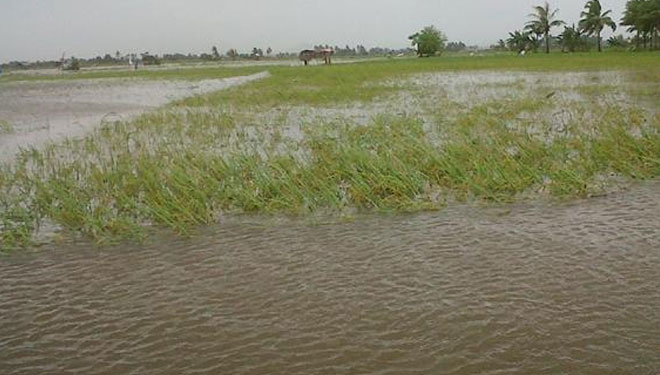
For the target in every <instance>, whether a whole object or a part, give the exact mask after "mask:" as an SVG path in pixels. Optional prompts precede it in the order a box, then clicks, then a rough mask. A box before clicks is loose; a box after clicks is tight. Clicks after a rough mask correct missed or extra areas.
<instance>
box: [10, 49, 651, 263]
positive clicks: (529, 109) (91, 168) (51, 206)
mask: <svg viewBox="0 0 660 375" xmlns="http://www.w3.org/2000/svg"><path fill="white" fill-rule="evenodd" d="M609 56H611V57H613V58H614V59H615V60H616V59H622V61H623V60H625V59H628V60H629V61H627V62H626V64H627V65H634V64H637V65H636V66H637V67H638V68H640V69H651V68H649V67H648V66H647V65H646V64H647V63H648V59H647V58H646V57H645V55H640V56H633V57H630V56H629V55H625V56H626V57H621V56H618V55H614V54H611V55H609ZM622 56H623V55H622ZM638 57H639V59H640V60H637V58H638ZM575 58H576V59H577V63H576V62H574V64H576V65H578V66H582V65H581V64H585V65H586V63H585V62H584V61H590V62H591V63H593V62H594V61H597V62H599V63H603V64H604V62H605V61H609V60H607V59H605V58H602V57H594V56H592V55H588V56H576V57H575ZM455 59H456V60H457V61H466V62H468V64H473V65H472V66H474V67H475V69H476V66H480V67H483V66H489V64H495V63H494V61H499V64H500V65H501V63H502V62H503V61H508V62H511V65H507V66H505V68H506V69H514V68H516V66H515V64H523V63H522V62H520V63H519V61H527V62H529V61H531V62H532V66H527V65H525V69H539V70H540V69H547V68H548V67H549V66H553V67H555V68H557V69H563V67H564V64H565V63H566V61H568V60H565V59H566V58H565V57H563V56H559V57H556V58H554V59H552V58H545V57H538V58H537V57H535V58H533V59H522V58H509V57H507V58H503V59H501V60H497V59H494V58H490V57H488V58H484V59H485V61H487V62H483V61H481V60H479V59H472V60H470V59H469V58H455ZM582 60H584V61H582ZM633 60H634V61H635V62H634V63H631V61H633ZM471 61H478V62H476V63H473V62H471ZM454 63H456V64H458V63H457V62H446V61H444V60H442V59H437V60H432V59H428V60H419V61H418V60H410V61H384V62H373V63H368V64H366V63H365V64H352V65H342V66H339V65H337V66H331V67H312V68H310V69H291V68H274V69H272V70H271V73H272V77H271V78H268V79H266V80H263V81H259V82H254V83H252V84H250V85H247V86H245V87H240V88H234V89H230V90H227V91H222V92H218V93H213V94H210V95H205V96H199V97H195V98H190V99H186V100H182V101H179V102H177V103H174V104H173V105H171V106H168V107H167V108H164V109H162V110H159V111H155V112H153V113H149V114H146V115H143V116H140V117H138V118H136V119H135V120H133V121H130V122H117V123H110V124H105V125H104V126H102V127H101V128H100V129H98V130H97V131H95V132H94V133H93V134H91V135H90V136H88V137H86V138H83V139H80V140H70V141H67V142H65V143H62V144H58V145H51V146H49V147H47V148H45V149H43V150H35V149H30V150H24V151H23V152H22V153H21V154H20V155H19V157H18V158H17V160H16V162H15V163H12V164H11V165H4V166H3V167H2V168H1V169H0V192H1V193H2V197H1V198H0V218H1V223H2V236H1V239H0V241H2V242H1V243H0V248H2V249H5V250H10V249H13V248H17V247H23V246H26V245H27V244H29V243H30V241H31V239H32V235H33V233H34V232H35V231H36V230H38V228H39V227H40V226H41V225H42V224H43V223H44V221H45V220H48V221H51V222H54V223H55V224H57V225H59V226H61V227H62V228H64V229H66V230H69V231H73V232H81V233H84V234H85V235H87V236H88V237H90V238H93V239H95V240H96V241H99V242H105V241H113V240H116V239H120V238H132V239H135V240H139V239H141V238H143V237H144V236H145V234H146V230H147V228H148V227H149V226H151V225H158V226H165V227H169V228H172V229H173V230H175V231H177V232H179V233H183V234H187V233H190V232H191V230H194V228H195V227H196V226H199V225H204V224H209V223H213V222H215V221H216V220H217V218H218V217H219V215H221V214H225V213H285V214H292V215H305V214H309V213H318V212H330V213H342V212H346V211H347V210H348V211H349V212H350V211H352V210H356V209H357V210H377V211H417V210H429V209H439V208H441V207H443V206H444V205H446V204H447V202H448V201H450V200H455V199H458V200H465V199H473V198H476V199H481V200H486V201H493V202H507V201H511V200H514V199H517V198H519V197H521V196H529V195H530V194H531V196H538V195H539V194H542V195H546V194H549V195H551V196H555V197H559V198H571V197H586V196H589V195H593V194H600V193H603V192H607V189H608V187H607V185H606V184H603V180H607V178H610V177H612V178H626V179H646V178H653V177H657V176H659V175H660V116H659V115H658V114H657V111H655V112H654V111H650V112H649V111H648V110H645V109H643V108H636V107H627V106H624V105H619V104H617V103H600V102H598V101H589V102H586V103H568V104H567V103H559V104H558V103H553V102H552V101H551V100H550V99H548V97H546V94H545V91H542V92H540V93H538V94H528V93H525V95H521V96H512V97H509V98H499V99H493V100H490V101H484V102H480V103H474V104H473V105H470V106H463V105H460V104H457V103H452V102H451V100H447V101H444V102H442V103H435V105H433V104H434V102H431V103H426V106H427V107H430V108H431V109H430V111H431V113H430V114H429V116H418V115H407V114H396V113H397V112H398V111H396V110H397V108H394V110H393V111H392V112H389V114H388V113H381V114H375V115H373V116H371V120H370V121H368V122H367V123H366V124H357V123H355V122H354V121H351V120H350V119H346V118H329V119H326V120H323V119H319V118H318V117H312V118H308V119H307V120H306V121H304V123H303V124H302V125H301V127H300V128H299V129H297V131H298V132H299V133H300V134H295V136H294V135H291V134H288V133H287V131H290V130H287V127H291V126H292V125H291V124H288V123H287V120H286V118H287V116H286V115H285V114H282V113H284V112H286V108H291V107H295V106H304V107H305V108H311V112H312V113H314V112H315V110H314V108H320V106H326V107H328V106H337V105H341V104H343V103H352V104H355V103H356V102H358V103H364V104H365V105H366V103H373V102H374V101H376V102H378V101H384V100H386V99H385V98H388V97H391V96H392V95H393V92H397V91H401V90H406V89H410V88H409V87H408V86H407V85H406V83H405V82H404V81H400V82H399V83H397V80H396V79H397V78H403V77H405V76H406V75H407V74H410V73H416V72H428V71H434V70H443V69H449V67H451V66H453V65H452V64H454ZM514 63H515V64H514ZM608 64H609V63H608ZM613 64H614V65H615V66H616V64H617V61H614V62H613ZM618 64H623V62H618ZM500 65H498V68H503V67H502V66H500ZM470 67H471V66H470V65H468V66H467V68H466V69H469V68H470ZM597 67H598V66H595V68H597ZM653 69H655V70H657V69H659V68H658V67H654V68H653ZM634 72H636V71H634ZM635 74H636V73H635ZM639 74H640V75H641V76H644V77H646V78H648V77H649V74H650V73H648V72H647V73H639ZM658 77H659V78H658V81H660V76H658ZM658 81H656V83H657V82H658ZM393 82H394V84H393ZM512 89H516V87H513V88H512ZM639 95H642V96H643V95H645V94H643V93H642V94H639ZM431 97H432V96H431ZM558 105H560V106H562V110H563V111H568V112H570V116H567V120H566V123H562V124H561V125H562V126H561V129H555V127H556V125H557V124H555V123H553V121H552V118H550V117H548V115H547V113H548V111H553V110H554V109H555V107H556V106H558ZM425 108H426V107H425ZM656 109H657V108H656ZM273 110H274V111H275V112H278V111H280V112H282V113H281V114H280V115H277V116H275V117H273V116H271V117H269V116H270V115H268V114H269V113H270V112H271V111H273ZM444 112H447V113H444ZM450 112H451V115H449V114H448V113H450ZM428 118H432V119H434V120H429V119H428ZM294 133H295V131H294Z"/></svg>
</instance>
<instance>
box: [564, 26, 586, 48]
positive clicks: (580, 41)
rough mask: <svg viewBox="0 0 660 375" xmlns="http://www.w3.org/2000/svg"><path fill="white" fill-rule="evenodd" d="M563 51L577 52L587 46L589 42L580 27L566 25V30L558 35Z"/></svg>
mask: <svg viewBox="0 0 660 375" xmlns="http://www.w3.org/2000/svg"><path fill="white" fill-rule="evenodd" d="M557 39H558V41H559V45H561V49H562V51H565V52H575V51H579V50H582V49H584V48H586V45H587V42H586V40H585V38H584V36H583V35H582V33H581V32H580V29H579V28H576V27H575V25H573V26H570V27H569V26H564V32H562V33H561V34H559V36H558V37H557Z"/></svg>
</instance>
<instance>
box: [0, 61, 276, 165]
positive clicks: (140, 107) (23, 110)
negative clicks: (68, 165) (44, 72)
mask: <svg viewBox="0 0 660 375" xmlns="http://www.w3.org/2000/svg"><path fill="white" fill-rule="evenodd" d="M268 75H269V73H268V72H261V73H257V74H253V75H250V76H243V77H231V78H225V79H210V80H203V81H199V82H187V81H142V80H126V79H97V80H84V81H83V80H81V81H55V82H15V83H7V84H3V85H2V86H1V87H0V121H3V122H4V123H5V124H9V125H8V126H7V125H5V128H0V161H6V160H8V159H10V158H11V157H12V156H13V155H15V154H16V153H17V152H18V150H19V149H20V148H24V147H30V146H34V147H39V146H42V145H44V144H45V143H47V142H49V141H57V140H61V139H63V138H66V137H80V136H82V135H84V134H86V133H87V132H89V131H90V130H92V129H94V128H95V127H96V126H98V125H99V124H100V123H101V122H102V120H103V119H107V118H112V119H122V120H125V119H128V118H131V117H133V116H136V115H138V114H141V113H143V112H145V111H148V110H150V109H153V108H156V107H159V106H162V105H164V104H166V103H168V102H170V101H173V100H178V99H182V98H185V97H189V96H194V95H200V94H205V93H208V92H211V91H217V90H222V89H226V88H229V87H232V86H236V85H241V84H245V83H247V82H251V81H254V80H257V79H262V78H265V77H267V76H268ZM7 127H8V129H6V128H7Z"/></svg>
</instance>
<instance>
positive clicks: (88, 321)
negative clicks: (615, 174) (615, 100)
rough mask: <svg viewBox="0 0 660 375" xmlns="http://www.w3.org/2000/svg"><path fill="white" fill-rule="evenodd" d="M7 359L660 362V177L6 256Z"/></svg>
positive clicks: (488, 368)
mask: <svg viewBox="0 0 660 375" xmlns="http://www.w3.org/2000/svg"><path fill="white" fill-rule="evenodd" d="M0 275H1V279H2V282H0V312H1V313H0V369H1V370H0V373H2V374H73V373H79V374H200V373H207V374H338V373H342V374H643V375H650V374H658V373H660V182H658V181H656V182H649V183H643V184H639V185H636V186H634V187H633V188H632V189H631V190H630V191H627V192H624V193H619V194H615V195H611V196H608V197H603V198H594V199H590V200H584V201H577V202H572V203H565V204H564V203H562V204H552V205H549V204H541V203H539V204H536V203H534V204H518V205H514V206H506V207H497V208H483V207H469V206H468V207H454V208H449V209H446V210H444V211H441V212H436V213H425V214H415V215H385V216H383V215H380V216H368V217H360V218H357V219H356V220H355V221H352V222H340V223H332V224H326V225H318V224H310V223H309V222H298V221H288V222H272V221H270V222H269V221H265V222H258V221H257V220H251V219H244V220H241V221H227V222H224V223H221V224H220V225H218V226H217V227H215V228H212V229H206V230H203V231H202V233H199V235H198V236H196V237H195V238H192V239H181V238H168V237H162V238H159V239H153V240H151V241H150V243H149V244H146V245H141V246H117V247H115V248H105V249H94V248H93V247H90V246H88V245H85V244H84V243H78V244H72V245H68V246H64V245H59V246H55V245H50V247H46V248H44V249H42V250H41V251H40V252H39V253H36V254H29V253H15V254H13V255H9V256H5V257H4V258H0Z"/></svg>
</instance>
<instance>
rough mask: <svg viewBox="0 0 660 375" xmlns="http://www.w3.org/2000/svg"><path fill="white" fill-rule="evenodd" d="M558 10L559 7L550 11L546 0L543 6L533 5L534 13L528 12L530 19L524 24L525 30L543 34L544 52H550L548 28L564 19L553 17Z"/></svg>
mask: <svg viewBox="0 0 660 375" xmlns="http://www.w3.org/2000/svg"><path fill="white" fill-rule="evenodd" d="M558 12H559V9H555V10H554V11H550V5H549V4H548V2H547V1H546V2H545V5H544V6H535V7H534V13H531V14H529V17H531V18H532V20H531V21H529V22H527V24H526V25H525V29H526V30H529V31H531V32H533V33H534V34H536V35H543V37H544V38H545V53H550V30H551V29H552V28H553V27H557V26H561V25H562V24H563V23H564V21H561V20H557V19H555V17H556V16H557V13H558Z"/></svg>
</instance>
